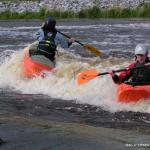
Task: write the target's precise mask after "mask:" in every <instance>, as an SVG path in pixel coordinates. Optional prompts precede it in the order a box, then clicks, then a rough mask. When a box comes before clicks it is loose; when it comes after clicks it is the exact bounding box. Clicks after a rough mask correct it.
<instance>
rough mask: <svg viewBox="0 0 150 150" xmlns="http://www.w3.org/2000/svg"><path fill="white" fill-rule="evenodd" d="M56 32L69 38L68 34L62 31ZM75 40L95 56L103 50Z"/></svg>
mask: <svg viewBox="0 0 150 150" xmlns="http://www.w3.org/2000/svg"><path fill="white" fill-rule="evenodd" d="M57 32H59V33H60V34H62V35H64V36H65V37H67V38H71V37H70V36H68V35H66V34H64V33H62V32H60V31H57ZM75 42H76V43H78V44H80V45H81V46H83V47H84V48H85V49H87V50H89V51H90V52H92V53H95V54H96V55H97V56H100V55H102V54H103V52H101V51H99V50H98V49H97V48H95V47H93V46H91V45H89V44H83V43H81V42H80V41H77V40H75Z"/></svg>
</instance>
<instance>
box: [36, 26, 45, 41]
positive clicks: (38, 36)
mask: <svg viewBox="0 0 150 150" xmlns="http://www.w3.org/2000/svg"><path fill="white" fill-rule="evenodd" d="M35 38H36V40H38V41H39V42H40V41H42V40H43V38H44V32H43V30H42V29H40V30H38V31H37V32H36V34H35Z"/></svg>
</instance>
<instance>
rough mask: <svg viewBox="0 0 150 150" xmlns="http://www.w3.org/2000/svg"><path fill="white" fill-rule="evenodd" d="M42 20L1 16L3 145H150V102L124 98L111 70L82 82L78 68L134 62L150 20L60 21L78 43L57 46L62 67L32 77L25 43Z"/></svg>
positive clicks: (41, 148)
mask: <svg viewBox="0 0 150 150" xmlns="http://www.w3.org/2000/svg"><path fill="white" fill-rule="evenodd" d="M40 25H41V22H40V21H38V20H34V21H28V20H21V21H0V43H1V44H0V139H1V140H0V149H2V150H35V149H36V150H49V149H60V150H66V149H70V150H84V149H85V150H105V149H106V150H108V149H110V150H116V149H117V150H121V149H122V150H130V149H132V150H134V149H135V150H137V149H138V150H139V149H140V150H143V149H149V148H150V142H149V141H150V128H149V127H150V101H140V102H138V103H131V104H121V103H118V102H117V99H116V90H117V85H115V84H114V83H113V82H112V79H111V77H110V76H109V75H105V76H100V77H97V78H95V79H94V80H91V81H90V82H88V83H87V84H83V85H80V86H79V85H77V83H76V77H77V75H78V73H79V72H82V71H85V70H87V69H91V68H96V69H97V70H98V71H99V72H105V71H108V70H111V69H119V68H123V67H126V66H128V65H129V64H130V63H131V62H132V61H133V56H134V48H135V46H136V44H138V43H142V44H145V45H146V46H147V47H149V43H150V38H149V35H150V20H111V19H110V20H59V21H58V22H57V29H59V30H60V31H62V32H64V33H66V34H68V35H70V36H73V37H75V38H76V39H77V40H79V41H81V42H82V43H88V44H91V45H92V46H94V47H96V48H97V49H99V50H101V51H102V52H103V55H102V56H101V57H95V56H94V54H91V53H90V52H88V51H87V50H85V49H84V48H82V47H81V46H80V45H78V44H76V43H75V44H73V45H72V46H71V48H69V49H66V50H63V49H62V48H58V51H59V55H58V56H57V65H56V72H54V73H53V74H48V77H47V78H44V79H43V78H40V77H38V78H34V79H27V78H25V77H24V76H23V73H22V62H23V57H24V53H25V52H24V50H23V49H24V48H25V47H26V46H28V44H30V43H32V42H34V40H35V39H34V34H35V32H36V31H37V30H38V29H39V28H40Z"/></svg>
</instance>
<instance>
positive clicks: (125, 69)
mask: <svg viewBox="0 0 150 150" xmlns="http://www.w3.org/2000/svg"><path fill="white" fill-rule="evenodd" d="M149 66H150V65H147V66H141V67H134V68H128V69H127V68H124V69H118V70H114V71H113V72H114V73H116V72H122V71H128V70H134V69H142V68H145V67H149ZM106 74H109V72H103V73H99V74H98V75H97V76H101V75H106Z"/></svg>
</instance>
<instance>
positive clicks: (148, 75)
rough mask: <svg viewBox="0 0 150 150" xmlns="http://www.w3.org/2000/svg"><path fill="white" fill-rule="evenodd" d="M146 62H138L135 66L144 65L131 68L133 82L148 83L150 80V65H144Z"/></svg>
mask: <svg viewBox="0 0 150 150" xmlns="http://www.w3.org/2000/svg"><path fill="white" fill-rule="evenodd" d="M144 65H145V64H139V63H136V64H135V67H143V68H140V69H133V70H131V76H132V82H140V83H146V82H150V67H144Z"/></svg>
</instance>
